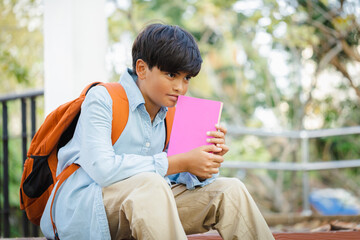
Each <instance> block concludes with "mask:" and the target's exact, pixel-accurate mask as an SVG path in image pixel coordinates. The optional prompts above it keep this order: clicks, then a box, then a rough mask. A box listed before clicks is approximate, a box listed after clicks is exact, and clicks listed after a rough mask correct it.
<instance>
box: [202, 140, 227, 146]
mask: <svg viewBox="0 0 360 240" xmlns="http://www.w3.org/2000/svg"><path fill="white" fill-rule="evenodd" d="M206 141H207V142H208V143H213V144H225V139H223V138H207V139H206ZM218 147H220V146H218Z"/></svg>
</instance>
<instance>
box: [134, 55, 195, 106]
mask: <svg viewBox="0 0 360 240" xmlns="http://www.w3.org/2000/svg"><path fill="white" fill-rule="evenodd" d="M136 72H137V74H138V86H139V88H140V91H141V92H142V94H143V96H144V99H145V104H150V105H149V107H152V108H160V107H173V106H175V104H176V102H177V99H178V96H179V95H184V94H185V93H186V92H187V90H188V85H189V81H190V78H191V77H190V76H189V75H188V74H187V73H183V72H177V73H171V72H163V71H160V69H159V68H158V67H153V68H152V69H151V70H150V69H149V68H148V66H147V64H146V63H145V62H144V61H142V60H138V62H137V64H136Z"/></svg>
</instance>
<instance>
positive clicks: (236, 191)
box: [103, 173, 274, 240]
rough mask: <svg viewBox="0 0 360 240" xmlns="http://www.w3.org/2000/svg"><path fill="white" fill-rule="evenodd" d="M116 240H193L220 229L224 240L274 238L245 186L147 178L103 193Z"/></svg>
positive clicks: (228, 180) (230, 181) (232, 182)
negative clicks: (189, 238) (193, 186)
mask: <svg viewBox="0 0 360 240" xmlns="http://www.w3.org/2000/svg"><path fill="white" fill-rule="evenodd" d="M103 201H104V205H105V209H106V214H107V218H108V221H109V227H110V233H111V238H112V239H134V238H135V239H154V240H177V239H187V237H186V234H193V233H202V232H206V231H208V230H210V229H216V230H217V231H218V232H219V234H220V235H221V236H222V238H223V239H244V240H245V239H260V240H266V239H274V238H273V236H272V234H271V232H270V230H269V228H268V226H267V224H266V222H265V220H264V218H263V217H262V215H261V213H260V211H259V209H258V208H257V206H256V204H255V202H254V200H253V199H252V197H251V196H250V194H249V192H248V191H247V189H246V188H245V186H244V184H243V183H242V182H240V181H239V180H238V179H235V178H218V179H216V180H215V181H214V182H213V183H211V184H209V185H207V186H205V187H202V188H196V189H195V190H187V189H186V187H185V186H183V185H175V186H173V187H172V188H170V187H169V185H168V184H167V183H166V181H165V180H164V179H163V178H162V177H161V176H159V175H158V174H155V173H141V174H138V175H135V176H133V177H131V178H128V179H126V180H123V181H120V182H117V183H115V184H113V185H111V186H109V187H106V188H103Z"/></svg>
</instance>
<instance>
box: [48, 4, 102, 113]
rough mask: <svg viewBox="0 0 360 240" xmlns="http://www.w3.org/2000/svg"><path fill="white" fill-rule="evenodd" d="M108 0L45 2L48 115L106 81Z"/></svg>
mask: <svg viewBox="0 0 360 240" xmlns="http://www.w3.org/2000/svg"><path fill="white" fill-rule="evenodd" d="M105 1H106V0H90V1H89V0H45V1H44V8H45V9H44V45H45V46H44V62H45V66H44V71H45V83H44V85H45V86H44V89H45V114H46V115H47V114H48V113H50V112H51V111H52V110H54V109H55V108H56V107H58V106H59V105H61V104H62V103H65V102H67V101H69V100H72V99H74V98H76V97H77V96H78V95H79V94H80V92H81V90H82V89H83V88H84V87H85V86H86V85H87V84H88V83H91V82H94V81H103V82H106V81H107V74H106V67H105V54H106V48H107V23H106V15H105Z"/></svg>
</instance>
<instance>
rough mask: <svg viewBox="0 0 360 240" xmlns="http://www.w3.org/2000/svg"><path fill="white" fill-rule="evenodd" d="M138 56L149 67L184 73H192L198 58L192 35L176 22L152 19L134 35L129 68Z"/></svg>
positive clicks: (197, 68)
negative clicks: (172, 24)
mask: <svg viewBox="0 0 360 240" xmlns="http://www.w3.org/2000/svg"><path fill="white" fill-rule="evenodd" d="M138 59H142V60H143V61H145V62H146V64H147V65H148V67H149V68H150V70H151V69H152V68H153V67H154V66H156V67H158V68H159V69H160V70H161V71H164V72H170V73H178V72H184V73H188V74H189V75H190V76H196V75H197V74H198V73H199V71H200V69H201V63H202V58H201V55H200V51H199V48H198V46H197V44H196V42H195V39H194V37H193V36H192V35H191V34H190V33H189V32H187V31H186V30H184V29H182V28H181V27H179V26H171V25H164V24H160V23H154V24H150V25H148V26H147V27H146V28H145V29H144V30H143V31H142V32H141V33H140V34H139V35H138V36H137V37H136V39H135V41H134V44H133V47H132V61H133V71H134V73H136V61H137V60H138Z"/></svg>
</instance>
